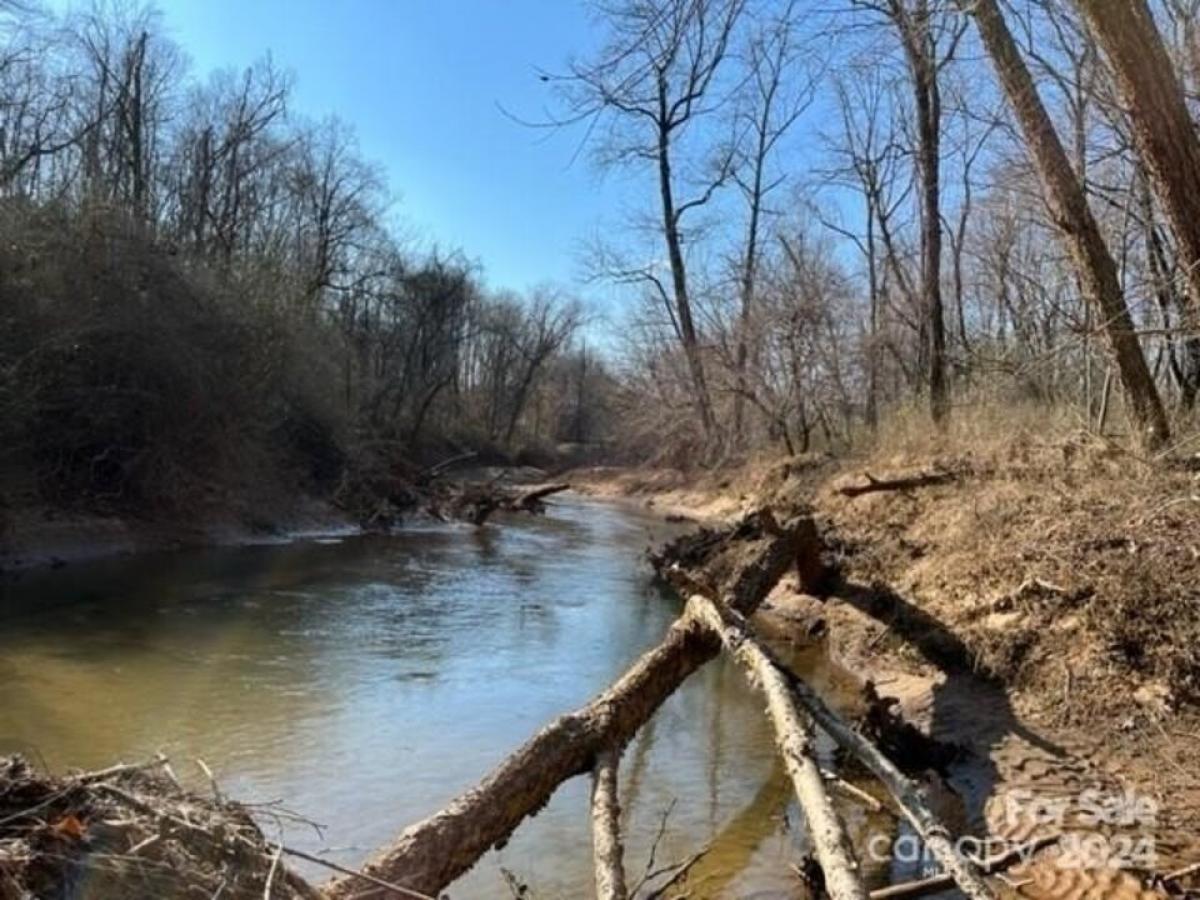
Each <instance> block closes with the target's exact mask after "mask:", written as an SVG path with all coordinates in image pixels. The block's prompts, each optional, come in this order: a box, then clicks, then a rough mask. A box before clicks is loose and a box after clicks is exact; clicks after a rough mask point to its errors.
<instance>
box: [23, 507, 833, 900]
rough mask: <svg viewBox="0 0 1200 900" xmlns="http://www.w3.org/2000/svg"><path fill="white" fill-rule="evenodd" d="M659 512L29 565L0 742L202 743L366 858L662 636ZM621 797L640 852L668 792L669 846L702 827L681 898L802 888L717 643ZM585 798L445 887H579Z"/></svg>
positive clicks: (115, 750) (559, 802)
mask: <svg viewBox="0 0 1200 900" xmlns="http://www.w3.org/2000/svg"><path fill="white" fill-rule="evenodd" d="M655 529H661V526H659V525H657V524H656V523H653V522H652V521H650V520H648V519H646V518H645V517H643V516H641V515H639V514H637V513H636V512H633V511H631V510H627V509H623V508H619V507H616V506H610V505H603V504H597V503H589V502H585V501H582V500H565V501H563V502H561V503H559V504H556V506H555V507H554V508H553V510H552V511H551V513H550V514H549V515H547V516H546V517H544V518H539V519H529V518H524V519H513V520H511V521H507V522H504V523H503V524H502V526H501V527H490V526H489V527H486V528H483V529H479V530H475V529H471V528H466V527H461V526H456V525H445V526H442V525H438V526H427V527H422V528H418V529H414V530H412V531H409V532H405V533H404V534H401V535H397V536H395V537H391V538H379V537H363V538H348V539H345V540H343V541H340V542H335V543H331V542H324V541H309V542H303V543H297V544H288V545H273V546H263V547H250V548H238V549H230V548H226V549H214V550H207V551H203V552H189V553H180V554H164V555H161V556H155V557H148V558H142V559H138V560H134V561H129V560H126V561H109V562H103V563H97V564H92V565H86V566H72V567H68V568H67V569H63V570H61V571H58V572H49V573H45V574H42V575H38V576H37V577H26V578H25V579H24V580H23V581H21V582H19V583H16V584H6V585H3V586H2V587H0V752H11V751H13V750H20V751H23V752H26V753H28V754H30V755H31V756H33V757H34V758H36V759H40V760H42V761H44V762H45V764H46V765H48V766H51V767H53V768H61V767H64V766H85V767H91V766H102V765H106V764H109V763H111V762H113V761H114V760H117V759H126V760H128V759H136V758H139V757H143V756H146V755H148V754H150V753H153V752H154V751H156V750H159V749H162V750H164V751H165V752H167V753H168V754H170V755H171V756H172V757H173V759H175V760H176V763H177V768H178V769H179V770H180V772H181V774H183V775H185V776H186V775H188V774H189V773H191V774H192V775H195V773H194V772H190V770H191V768H192V767H191V764H190V763H191V760H193V759H195V758H197V757H201V758H203V759H204V760H205V761H206V762H207V763H208V764H209V765H210V766H211V767H212V768H213V769H214V770H215V771H216V772H217V773H218V776H219V777H220V779H221V781H222V783H223V785H224V787H225V788H226V790H227V791H228V792H230V793H233V794H235V795H237V796H240V797H243V798H246V799H250V800H259V801H265V800H274V799H278V798H282V799H283V800H284V801H285V802H286V804H287V805H288V806H289V807H290V808H292V809H294V810H297V811H298V812H301V813H303V814H305V815H307V816H309V817H310V818H313V819H315V820H317V821H319V822H321V823H323V825H324V826H325V836H324V837H323V838H322V837H318V836H317V835H315V834H312V833H311V832H309V831H306V830H303V829H297V830H295V831H289V832H288V833H287V835H286V837H287V840H288V841H289V842H291V843H293V844H295V845H297V846H300V847H303V848H306V849H310V850H321V849H326V850H327V849H328V848H329V847H336V848H337V849H336V851H330V852H329V855H330V856H331V858H334V859H337V860H338V861H340V862H343V863H346V864H357V863H358V862H360V861H361V860H362V859H363V857H364V856H366V855H367V853H368V852H369V851H370V850H372V849H373V848H375V847H377V846H379V845H381V844H383V843H385V842H386V841H387V840H388V839H389V838H391V837H392V836H393V835H394V834H395V832H396V831H397V830H398V829H399V828H400V827H401V826H402V825H404V824H406V823H407V822H409V821H412V820H414V819H417V818H420V817H421V816H424V815H426V814H428V813H430V812H432V811H434V810H436V809H438V808H439V807H440V806H441V805H442V804H444V803H445V802H446V801H447V800H448V799H450V798H451V797H452V796H454V794H455V793H457V792H458V791H460V790H461V789H463V788H464V787H466V786H468V785H470V784H472V783H474V782H475V781H476V780H478V778H479V777H480V776H481V775H482V774H483V773H485V772H486V771H487V770H488V769H489V768H490V767H491V766H492V765H494V764H495V763H496V762H498V761H499V760H500V759H501V758H502V757H503V756H504V754H505V753H507V752H508V751H509V750H510V749H511V748H512V747H514V746H515V745H516V744H518V743H519V742H520V741H522V740H523V739H524V738H525V737H527V736H528V735H529V734H530V733H532V732H533V731H534V730H535V729H536V728H538V727H539V726H541V725H542V724H544V723H545V722H546V721H547V720H548V719H550V718H551V717H553V716H554V715H557V714H559V713H561V712H563V711H565V710H567V709H570V708H573V707H575V706H577V705H579V704H581V703H583V702H585V701H586V700H587V699H588V698H589V697H590V696H591V695H592V694H594V693H595V692H596V691H597V690H599V689H600V688H602V687H603V686H604V685H605V684H606V683H608V682H609V681H610V680H611V679H612V678H613V677H615V676H616V675H617V674H619V673H620V672H621V671H622V670H623V669H624V668H625V667H626V666H627V665H628V664H629V663H630V662H631V661H632V660H633V659H634V658H635V657H636V656H637V655H638V654H639V653H640V652H641V651H642V650H644V649H645V648H646V647H648V646H650V645H651V644H653V643H654V642H656V641H657V640H658V639H659V637H660V636H661V634H662V632H663V630H664V629H665V628H666V627H667V625H668V624H669V622H670V620H671V619H672V618H673V617H674V615H675V614H676V612H677V603H676V601H675V600H674V599H673V598H669V597H664V596H663V595H661V594H659V593H658V592H657V591H656V590H655V589H654V588H653V587H652V586H651V584H650V580H649V573H648V570H647V569H646V568H645V567H644V565H643V564H642V563H641V558H640V554H641V551H642V550H643V549H644V548H645V547H646V546H647V544H648V542H649V540H650V532H651V531H652V530H655ZM808 665H809V667H810V668H811V667H812V666H813V665H814V663H813V661H812V660H810V661H809V663H808ZM818 668H819V667H818ZM197 783H199V781H198V779H197ZM623 802H624V804H625V818H626V826H627V829H628V834H627V847H628V854H629V867H630V870H631V872H632V873H633V874H634V875H635V876H636V874H637V873H638V872H639V871H640V866H641V865H642V864H643V862H644V860H645V857H646V855H647V853H648V850H649V845H650V843H651V841H652V840H653V838H654V835H655V833H656V832H657V830H658V826H659V821H660V818H661V815H662V812H663V810H665V809H666V808H668V807H669V806H671V804H672V803H674V810H673V812H672V815H671V817H670V820H669V823H668V829H667V832H666V834H665V836H664V838H663V842H662V846H661V847H660V850H659V858H660V859H667V860H670V859H682V858H685V857H686V856H688V855H690V854H691V853H693V852H695V850H697V849H698V848H699V847H701V846H703V845H705V844H707V843H709V842H710V841H711V842H712V847H713V850H712V851H711V852H710V854H709V855H708V856H707V857H706V858H705V860H704V864H703V867H701V868H699V869H698V881H697V883H696V884H695V890H694V891H693V893H692V896H693V897H700V896H742V895H744V894H745V893H747V892H761V891H767V892H769V893H770V895H771V896H780V897H787V896H792V895H793V892H795V891H797V890H798V887H797V884H796V882H795V880H794V878H792V876H791V875H790V873H789V871H788V867H787V863H788V862H789V861H793V860H794V859H795V858H796V852H797V847H798V846H800V845H801V844H802V839H801V837H800V836H799V835H798V834H797V831H798V829H794V828H789V827H788V825H787V821H788V820H789V819H790V821H793V822H794V821H796V817H795V814H794V810H793V811H792V813H791V814H790V815H789V814H787V810H788V790H787V784H786V779H783V778H782V776H781V773H780V771H779V769H778V767H777V764H776V762H775V758H774V754H773V752H772V744H771V740H770V735H769V733H768V731H767V725H766V722H765V720H764V717H763V715H762V704H761V701H760V700H759V699H758V698H757V697H755V696H754V695H753V694H752V693H750V691H749V690H748V689H747V688H746V686H745V684H744V682H743V679H742V678H741V676H740V674H739V673H737V672H735V671H733V670H732V669H727V668H726V667H725V666H724V665H723V664H713V665H710V666H708V667H706V668H705V669H703V670H702V671H701V672H700V673H698V674H697V675H696V676H695V677H693V678H692V679H691V681H689V683H688V684H687V685H685V687H684V688H683V689H682V690H680V691H679V692H677V693H676V694H675V695H674V696H673V697H672V698H671V699H670V700H669V701H668V702H667V703H666V704H665V705H664V707H663V708H662V710H661V711H660V712H659V714H658V715H657V716H656V717H655V718H654V720H652V721H651V723H650V724H649V725H648V726H647V728H646V729H644V730H643V731H642V733H641V734H640V735H639V736H638V737H637V738H636V739H635V740H634V742H633V743H632V745H631V746H630V747H629V749H628V751H627V754H626V757H625V760H624V764H623ZM586 807H587V785H586V781H585V780H584V779H576V780H575V781H574V782H572V783H570V784H568V785H565V786H564V788H563V789H562V790H560V791H559V792H558V794H557V795H556V796H555V797H554V799H553V800H552V802H551V803H550V804H549V805H548V806H547V808H546V809H545V810H543V811H542V812H541V813H540V814H539V815H538V816H537V817H536V818H535V819H533V820H531V821H530V822H528V823H526V825H525V826H523V827H522V829H520V830H519V831H518V833H517V834H516V836H515V837H514V839H513V840H512V841H511V842H510V843H509V844H508V845H507V846H506V847H505V848H504V849H502V850H500V851H497V852H494V853H492V854H491V855H490V856H489V858H488V859H486V860H485V861H484V863H483V864H481V865H480V866H478V867H477V868H476V869H475V870H474V871H473V872H471V873H470V874H469V875H468V876H466V877H465V878H464V879H463V880H462V881H461V882H460V883H459V884H458V885H456V886H455V889H454V890H453V891H452V892H451V895H452V896H454V897H456V898H474V897H495V896H497V895H503V893H504V889H503V884H502V881H501V877H500V866H504V867H507V868H509V869H511V870H513V871H514V872H515V873H517V874H518V875H519V876H520V877H521V878H522V879H524V880H526V881H528V882H529V883H530V884H531V885H532V887H533V888H534V890H535V891H536V892H539V894H540V895H541V896H549V897H560V896H586V895H588V894H589V893H590V888H589V880H590V874H591V871H590V853H589V846H590V842H589V835H588V817H587V812H586ZM700 876H702V878H700ZM796 895H797V896H799V894H798V893H797V894H796Z"/></svg>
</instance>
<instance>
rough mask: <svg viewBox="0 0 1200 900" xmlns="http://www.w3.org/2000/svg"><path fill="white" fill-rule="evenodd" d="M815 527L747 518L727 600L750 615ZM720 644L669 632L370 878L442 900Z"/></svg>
mask: <svg viewBox="0 0 1200 900" xmlns="http://www.w3.org/2000/svg"><path fill="white" fill-rule="evenodd" d="M815 534H816V528H815V526H813V524H812V521H811V520H810V519H808V518H800V519H797V520H795V521H793V522H789V523H787V524H786V525H784V526H782V527H781V526H779V525H777V524H776V523H775V520H774V518H773V517H772V516H771V515H770V513H769V512H768V511H767V510H763V511H761V512H760V513H757V514H752V515H750V516H747V517H746V518H745V519H743V520H742V521H741V522H740V523H739V524H738V525H737V526H735V527H734V528H733V529H732V530H731V531H730V534H729V538H728V541H727V542H726V545H725V548H724V550H723V552H722V553H721V554H720V555H721V558H722V560H723V564H722V566H721V567H720V569H719V572H720V577H719V587H720V588H721V589H722V590H721V593H720V596H721V597H722V599H723V600H724V601H725V602H726V603H727V604H729V606H730V607H731V608H733V609H734V610H736V611H737V612H738V613H739V614H741V615H750V614H751V613H753V612H754V610H755V609H757V608H758V606H759V605H760V604H761V603H762V601H763V599H764V598H765V597H766V595H767V593H768V592H769V591H770V590H771V588H772V587H774V586H775V584H776V583H777V582H778V581H779V579H780V578H781V577H782V576H783V574H784V572H786V571H787V569H788V568H789V567H790V566H792V565H794V564H795V563H796V560H797V556H798V552H799V550H800V549H801V547H800V546H799V544H800V542H801V541H802V539H804V537H803V536H807V535H815ZM720 647H721V644H720V641H719V640H718V639H717V637H716V636H715V635H714V634H713V633H712V632H711V631H709V630H708V629H707V628H705V627H704V626H703V625H701V624H700V623H699V622H697V621H695V620H694V619H692V618H690V617H688V616H686V615H685V616H682V617H680V618H679V619H678V620H676V622H675V623H674V624H673V625H672V626H671V627H670V628H669V629H668V630H667V634H666V637H665V638H664V639H663V641H662V642H661V643H660V644H659V645H658V646H657V647H654V648H653V649H652V650H650V651H648V652H647V653H645V654H644V655H643V656H642V657H641V658H640V659H638V660H637V662H635V663H634V664H633V666H632V667H631V668H630V669H629V670H628V671H626V673H625V674H624V675H623V676H621V678H620V679H619V680H618V681H617V682H616V683H615V684H613V685H612V686H611V687H609V688H608V689H607V690H605V691H604V692H603V693H602V694H600V695H599V696H598V697H596V698H595V699H593V700H592V701H591V702H590V703H588V704H587V705H586V706H584V707H582V708H581V709H578V710H576V711H575V712H571V713H567V714H566V715H563V716H560V717H559V718H558V719H556V720H554V721H553V722H551V723H550V724H549V725H547V726H546V727H545V728H543V729H542V730H541V731H539V732H538V733H537V734H535V735H534V736H533V737H532V738H530V739H529V740H528V741H527V742H526V743H525V744H524V745H523V746H521V747H519V748H518V749H517V750H516V751H515V752H514V753H512V754H511V755H510V756H508V757H507V758H506V759H504V760H503V761H502V762H501V763H500V764H499V765H498V766H497V767H496V768H495V769H493V770H492V772H491V773H490V774H489V775H488V776H487V777H486V778H484V780H483V781H482V782H480V783H479V784H478V785H477V786H475V787H473V788H471V789H470V790H468V791H466V792H464V793H463V794H460V795H459V796H458V797H457V798H455V799H454V800H453V801H452V802H451V803H450V804H449V805H448V806H446V807H445V808H444V809H442V810H441V811H439V812H437V813H434V814H433V815H432V816H430V817H429V818H427V819H425V820H423V821H421V822H417V823H415V824H414V825H411V826H410V827H409V828H407V829H406V830H405V831H404V832H403V833H402V834H401V835H400V836H399V837H398V838H397V840H396V842H395V843H394V844H393V845H392V846H391V847H389V848H388V849H386V850H385V851H384V852H383V853H382V854H381V855H380V856H379V857H378V858H377V859H376V860H374V861H373V862H372V863H370V864H369V865H368V866H367V867H366V868H365V869H364V871H365V872H366V873H367V874H368V875H372V876H375V877H377V878H381V879H383V880H385V881H390V882H393V883H396V884H400V885H404V886H405V887H407V888H411V889H413V890H418V891H422V892H424V893H428V894H438V893H439V892H441V891H442V890H443V889H445V888H446V886H447V885H449V884H450V883H451V882H452V881H454V879H456V878H458V877H459V876H460V875H462V874H463V873H464V872H466V871H467V870H468V869H470V868H471V867H472V866H473V865H475V863H476V862H477V861H478V860H479V858H480V857H481V856H482V855H483V854H484V853H486V852H487V851H488V849H489V848H491V847H492V846H494V845H496V844H499V843H502V842H503V841H504V840H506V839H507V838H508V836H509V834H510V833H511V832H512V831H513V830H514V829H515V828H516V827H517V826H518V825H520V823H521V822H522V821H523V820H524V819H525V818H526V817H527V816H530V815H533V814H534V813H536V812H538V810H540V809H541V808H542V807H543V806H545V804H546V802H547V801H548V800H549V799H550V797H551V796H552V795H553V793H554V791H555V790H556V789H557V787H558V786H559V785H560V784H561V783H562V782H564V781H566V780H567V779H568V778H571V777H573V776H575V775H580V774H583V773H584V772H588V771H590V770H591V769H592V768H593V766H594V765H595V761H596V758H597V756H598V755H599V754H601V753H603V752H605V751H609V750H612V749H614V748H621V747H624V745H625V744H626V743H627V742H628V741H629V739H630V738H632V737H633V735H634V734H635V733H636V732H637V730H638V729H639V728H640V727H641V726H642V725H643V724H645V723H646V721H647V720H649V718H650V717H651V716H652V715H653V714H654V712H655V711H656V710H657V709H658V707H659V706H661V705H662V703H663V701H664V700H666V699H667V697H669V696H670V695H671V694H672V693H674V691H675V689H676V688H677V687H679V685H680V684H682V683H683V681H684V680H685V679H686V678H687V677H688V676H689V675H691V674H692V673H693V672H694V671H696V670H697V669H698V668H700V666H702V665H703V664H704V663H706V662H708V661H709V660H710V659H712V658H713V657H714V656H716V655H717V653H718V652H720ZM328 895H329V897H330V898H332V900H350V898H354V900H366V898H376V897H383V896H385V892H384V891H383V890H382V889H372V888H370V887H364V885H363V884H362V883H361V882H355V881H353V880H351V879H338V880H336V881H334V882H332V883H331V884H330V885H329V888H328Z"/></svg>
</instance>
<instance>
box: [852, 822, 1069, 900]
mask: <svg viewBox="0 0 1200 900" xmlns="http://www.w3.org/2000/svg"><path fill="white" fill-rule="evenodd" d="M1061 839H1062V835H1061V834H1046V835H1042V836H1041V837H1036V838H1034V839H1033V840H1031V841H1027V842H1025V843H1024V844H1021V845H1019V846H1016V847H1013V848H1012V849H1011V850H1006V851H1005V852H1004V853H1000V854H998V855H996V856H993V857H991V858H990V859H986V860H982V861H980V863H979V868H980V870H981V871H982V872H984V873H985V874H987V875H994V874H995V873H997V872H1002V871H1004V870H1005V869H1007V868H1009V867H1010V866H1013V865H1016V864H1017V863H1021V862H1027V861H1028V860H1029V859H1030V858H1032V856H1033V854H1035V853H1037V852H1038V851H1039V850H1042V849H1044V848H1046V847H1049V846H1050V845H1051V844H1057V843H1058V842H1059V841H1060V840H1061ZM952 884H954V877H953V876H952V875H950V874H949V873H948V872H939V873H938V874H937V875H931V876H929V877H928V878H918V879H916V880H915V881H905V882H903V883H901V884H893V885H889V886H888V887H885V888H879V889H878V890H874V891H871V900H894V898H896V897H918V896H921V895H922V894H928V893H932V892H934V891H940V890H942V889H944V888H947V887H950V886H951V885H952Z"/></svg>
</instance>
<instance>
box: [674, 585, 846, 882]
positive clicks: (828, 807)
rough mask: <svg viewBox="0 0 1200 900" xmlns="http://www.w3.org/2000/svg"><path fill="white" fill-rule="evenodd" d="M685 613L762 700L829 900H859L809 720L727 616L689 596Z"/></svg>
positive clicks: (779, 677) (759, 652) (762, 655)
mask: <svg viewBox="0 0 1200 900" xmlns="http://www.w3.org/2000/svg"><path fill="white" fill-rule="evenodd" d="M688 610H689V612H691V614H692V615H694V616H696V618H697V619H699V620H700V621H702V622H704V624H705V625H707V626H708V627H709V628H710V629H712V631H713V632H714V633H716V634H717V635H719V636H720V638H721V643H722V644H724V646H725V649H726V650H727V651H728V652H729V654H730V655H731V656H732V657H733V658H734V659H736V660H737V661H738V662H739V663H741V664H742V666H743V667H744V668H745V669H746V671H747V675H748V676H749V678H750V680H751V681H752V682H754V683H756V684H757V685H758V686H759V688H760V689H761V690H762V692H763V693H764V694H765V695H766V698H767V715H768V717H769V718H770V719H771V724H772V725H773V726H774V727H775V740H776V743H777V744H778V746H779V752H780V754H781V755H782V757H783V763H784V767H785V768H786V769H787V772H788V775H789V776H790V777H791V780H792V786H793V788H794V789H795V791H796V799H797V800H798V801H799V802H800V809H801V811H802V812H803V813H804V820H805V822H807V823H808V835H809V839H810V840H811V841H812V844H813V849H814V850H815V852H816V855H817V860H818V862H820V864H821V869H822V870H823V871H824V872H825V886H826V889H827V890H828V891H829V896H830V897H831V898H833V900H865V898H866V896H867V890H866V888H865V887H864V886H863V882H862V877H861V875H860V874H859V865H858V860H857V859H855V857H854V851H853V849H852V848H851V845H850V839H849V838H848V837H847V836H846V829H845V827H844V826H843V825H842V821H841V819H840V818H839V817H838V814H837V811H836V810H835V809H834V808H833V802H832V801H831V800H830V799H829V794H828V792H827V791H826V790H825V780H824V777H823V776H822V774H821V768H820V766H819V765H818V764H817V758H816V748H815V739H814V735H813V726H812V719H811V718H810V717H809V715H808V714H807V713H801V712H800V710H799V709H797V707H796V703H795V700H794V699H793V696H792V692H791V690H790V689H789V685H788V682H787V679H786V678H785V677H784V675H783V673H781V672H780V671H779V669H777V668H776V667H775V666H774V664H773V663H772V661H771V659H770V657H769V656H768V655H767V653H766V651H765V650H764V649H763V648H762V647H761V646H760V645H759V643H758V641H756V640H755V639H754V637H753V636H752V635H750V634H749V633H748V632H747V631H746V630H745V629H737V628H734V627H733V626H732V625H731V624H730V617H729V614H728V613H727V612H724V613H723V611H722V610H721V609H719V608H718V606H717V605H716V604H714V603H713V602H712V601H711V600H709V599H708V598H706V597H703V596H701V595H700V594H694V595H693V596H692V598H691V599H690V600H689V601H688Z"/></svg>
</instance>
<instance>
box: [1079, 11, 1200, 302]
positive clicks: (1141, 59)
mask: <svg viewBox="0 0 1200 900" xmlns="http://www.w3.org/2000/svg"><path fill="white" fill-rule="evenodd" d="M1076 2H1077V3H1078V6H1079V8H1080V10H1081V11H1082V12H1083V15H1084V17H1085V18H1086V19H1087V22H1088V26H1089V28H1090V29H1091V31H1092V33H1093V34H1094V35H1095V36H1096V40H1097V41H1098V42H1099V43H1100V46H1101V47H1103V49H1104V52H1105V54H1106V56H1107V57H1108V61H1109V64H1110V65H1111V67H1112V71H1113V75H1114V77H1115V79H1116V83H1117V87H1118V88H1119V90H1120V93H1121V98H1122V100H1123V102H1124V105H1125V108H1126V112H1127V114H1128V116H1129V120H1130V123H1131V124H1132V126H1133V128H1132V130H1133V139H1134V143H1135V144H1136V145H1137V148H1138V153H1139V155H1140V156H1141V158H1142V161H1143V162H1144V163H1145V165H1146V168H1147V170H1148V171H1149V173H1150V178H1151V183H1152V184H1153V185H1154V191H1155V194H1156V195H1157V196H1158V200H1159V202H1160V203H1161V204H1162V208H1163V210H1164V211H1165V213H1166V216H1167V221H1168V222H1169V223H1170V225H1171V230H1172V231H1173V232H1174V234H1175V238H1176V241H1177V242H1178V244H1179V254H1180V259H1181V261H1182V262H1183V267H1184V275H1185V278H1186V283H1187V285H1188V294H1189V295H1190V297H1191V299H1192V306H1193V324H1195V323H1196V322H1197V321H1200V192H1198V191H1197V186H1200V141H1198V140H1197V138H1196V131H1195V126H1194V124H1193V122H1192V119H1191V116H1190V115H1189V113H1188V109H1187V104H1186V103H1185V102H1184V96H1183V91H1182V89H1181V88H1180V84H1179V80H1178V79H1177V78H1176V75H1175V70H1174V68H1173V66H1172V63H1171V58H1170V56H1169V55H1168V54H1167V51H1166V48H1165V47H1164V45H1163V41H1162V36H1161V35H1160V34H1159V32H1158V28H1157V27H1156V25H1155V23H1154V18H1153V16H1152V15H1151V13H1150V8H1149V6H1148V5H1147V4H1146V0H1122V2H1119V3H1114V2H1110V0H1076Z"/></svg>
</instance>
